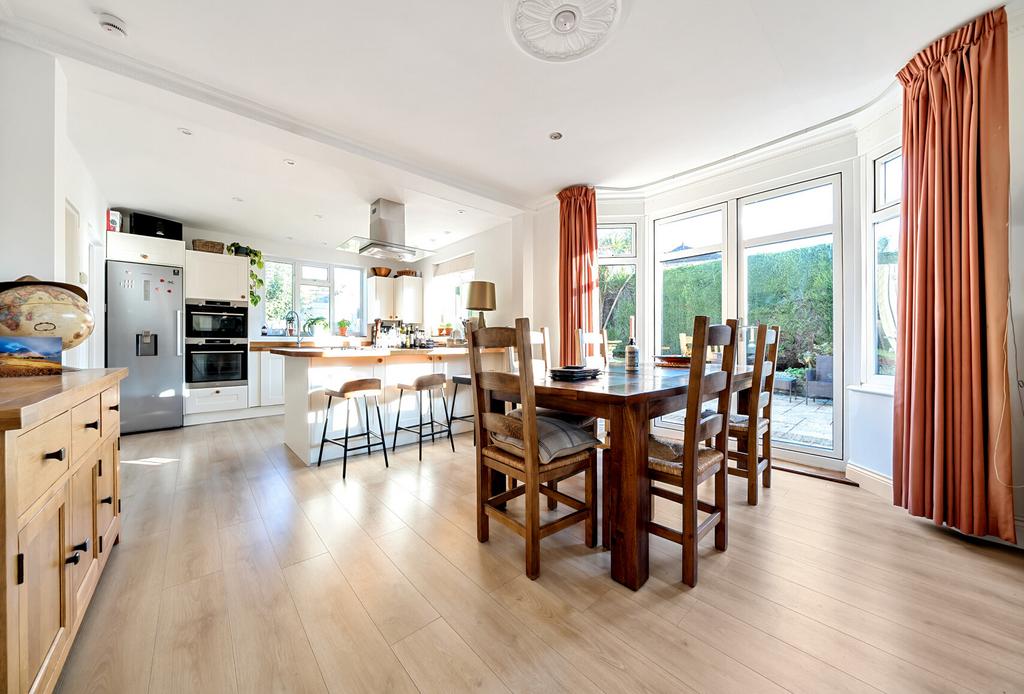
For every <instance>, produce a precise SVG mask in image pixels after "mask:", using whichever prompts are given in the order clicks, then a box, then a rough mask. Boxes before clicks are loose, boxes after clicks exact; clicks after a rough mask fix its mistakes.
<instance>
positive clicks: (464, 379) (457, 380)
mask: <svg viewBox="0 0 1024 694" xmlns="http://www.w3.org/2000/svg"><path fill="white" fill-rule="evenodd" d="M452 383H454V384H455V388H454V389H453V390H452V410H451V413H450V414H449V415H448V421H449V422H454V421H456V420H458V421H460V422H472V421H474V420H475V419H476V415H474V414H472V413H470V414H460V415H457V414H455V403H457V402H458V401H459V386H472V385H473V379H472V377H470V376H452ZM473 445H474V446H475V445H476V427H475V426H474V427H473Z"/></svg>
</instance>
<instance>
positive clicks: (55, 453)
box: [43, 448, 68, 460]
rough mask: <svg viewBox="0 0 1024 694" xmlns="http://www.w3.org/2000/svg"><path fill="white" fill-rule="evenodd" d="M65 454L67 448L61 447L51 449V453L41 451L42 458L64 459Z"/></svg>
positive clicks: (66, 453)
mask: <svg viewBox="0 0 1024 694" xmlns="http://www.w3.org/2000/svg"><path fill="white" fill-rule="evenodd" d="M67 455H68V451H67V449H66V448H62V449H60V450H59V451H53V452H52V453H43V460H64V458H66V457H67Z"/></svg>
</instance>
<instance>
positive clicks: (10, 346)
mask: <svg viewBox="0 0 1024 694" xmlns="http://www.w3.org/2000/svg"><path fill="white" fill-rule="evenodd" d="M60 351H61V339H60V338H59V337H0V378H7V377H11V376H54V375H60V373H61V367H60Z"/></svg>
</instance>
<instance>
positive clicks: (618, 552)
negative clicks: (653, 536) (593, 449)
mask: <svg viewBox="0 0 1024 694" xmlns="http://www.w3.org/2000/svg"><path fill="white" fill-rule="evenodd" d="M709 368H710V369H712V370H714V369H716V368H718V367H715V366H711V367H709ZM733 374H734V375H733V387H732V390H733V392H734V393H736V394H737V409H738V411H739V412H740V413H741V414H745V413H746V412H747V406H748V403H747V397H746V395H747V394H749V391H750V386H751V383H752V381H753V369H752V368H750V367H741V366H737V367H736V370H735V371H734V372H733ZM689 380H690V370H689V369H688V368H672V367H663V366H654V365H651V364H644V365H641V367H640V370H639V371H636V372H627V371H626V370H625V369H624V368H623V367H622V366H615V365H613V366H611V367H609V368H608V369H607V370H606V371H605V372H604V373H602V374H601V375H600V376H598V378H596V379H591V380H585V381H571V382H570V381H556V380H554V379H552V378H551V377H550V376H548V375H545V376H544V377H543V378H541V377H539V376H538V378H537V379H536V398H537V406H538V407H550V408H553V409H557V410H562V411H563V412H573V413H576V414H584V415H592V416H594V417H598V418H600V419H604V420H607V421H608V428H609V431H610V432H611V447H610V448H609V449H607V450H605V451H604V454H603V465H604V473H603V480H604V485H605V489H604V516H605V519H606V524H605V528H606V530H605V537H604V540H603V542H604V545H605V547H606V548H608V549H610V550H611V555H612V557H611V558H612V562H611V564H612V578H613V579H614V580H616V581H618V582H619V583H621V584H623V585H625V586H628V587H629V588H632V589H633V590H638V589H639V588H640V587H641V586H642V585H643V584H644V583H645V582H646V581H647V577H648V571H649V569H648V551H649V550H648V533H647V527H648V523H649V522H650V520H651V495H650V485H651V482H650V478H648V476H647V439H648V436H649V434H650V431H651V420H653V419H656V418H657V417H661V416H663V415H667V414H671V413H672V412H680V411H683V410H685V409H686V398H687V389H688V385H689ZM494 398H495V399H496V400H504V401H509V402H515V401H516V400H517V399H518V395H513V394H511V393H508V394H495V395H494ZM491 484H492V488H493V489H492V491H493V493H495V494H497V493H500V492H501V491H504V488H505V479H504V475H497V474H493V473H492V476H491Z"/></svg>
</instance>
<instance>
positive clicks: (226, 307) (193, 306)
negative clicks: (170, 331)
mask: <svg viewBox="0 0 1024 694" xmlns="http://www.w3.org/2000/svg"><path fill="white" fill-rule="evenodd" d="M248 326H249V307H248V304H241V303H238V302H230V301H203V302H194V303H193V302H188V303H186V304H185V382H186V383H188V385H189V387H190V388H223V387H226V386H244V385H246V384H247V383H248V371H249V340H248Z"/></svg>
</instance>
